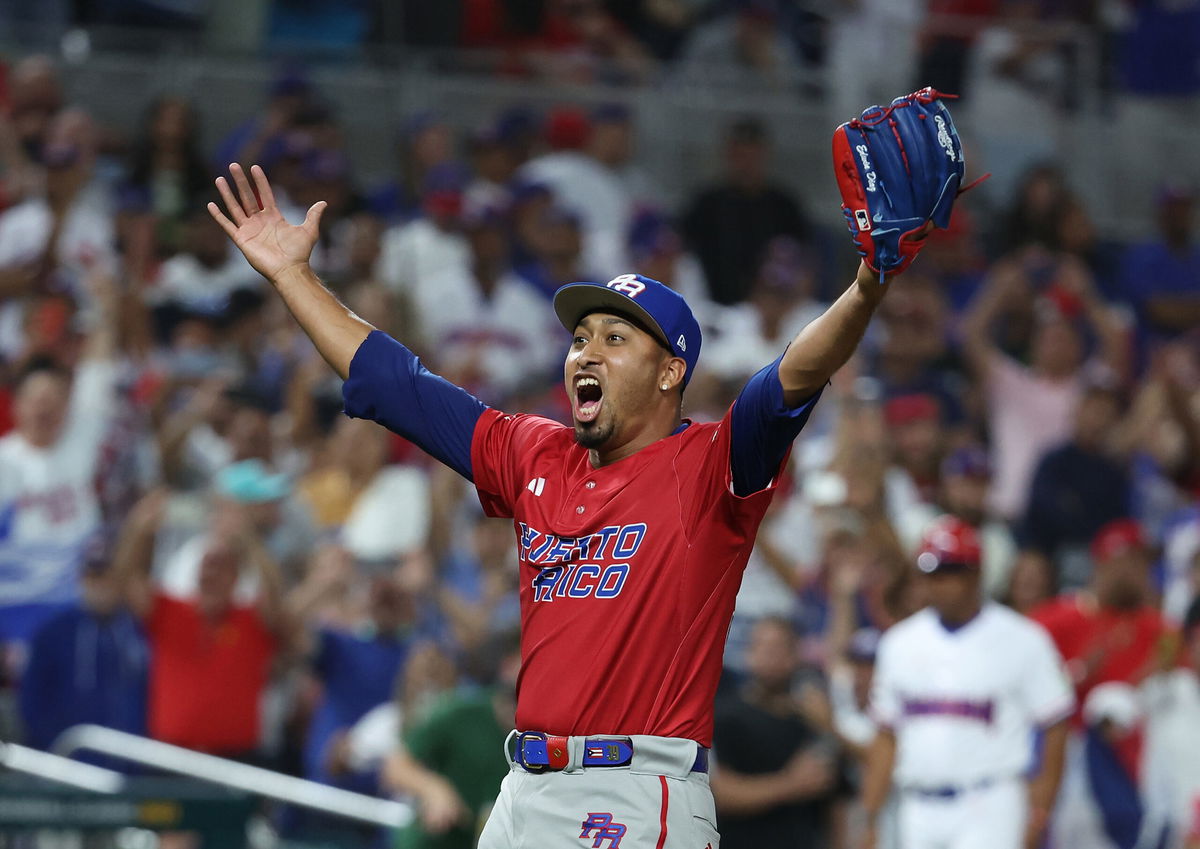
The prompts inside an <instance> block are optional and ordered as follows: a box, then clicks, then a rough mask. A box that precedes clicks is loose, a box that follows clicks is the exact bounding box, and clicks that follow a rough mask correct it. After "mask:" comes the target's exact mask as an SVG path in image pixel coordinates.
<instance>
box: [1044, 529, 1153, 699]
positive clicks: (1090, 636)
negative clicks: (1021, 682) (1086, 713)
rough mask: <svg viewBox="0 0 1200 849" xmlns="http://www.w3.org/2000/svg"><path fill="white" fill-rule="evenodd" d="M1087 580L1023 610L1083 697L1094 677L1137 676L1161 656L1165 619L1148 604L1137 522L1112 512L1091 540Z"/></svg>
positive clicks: (1145, 555) (1130, 679) (1133, 679)
mask: <svg viewBox="0 0 1200 849" xmlns="http://www.w3.org/2000/svg"><path fill="white" fill-rule="evenodd" d="M1091 553H1092V560H1093V561H1094V563H1095V569H1094V571H1093V573H1092V580H1091V583H1090V584H1089V586H1088V587H1087V588H1085V589H1083V590H1081V591H1079V592H1077V593H1071V594H1064V595H1060V596H1059V597H1058V598H1056V599H1053V600H1051V601H1048V602H1046V603H1045V604H1043V605H1041V606H1040V607H1037V608H1035V609H1034V610H1033V612H1032V613H1031V614H1030V617H1031V618H1032V619H1034V620H1035V621H1037V622H1040V623H1041V624H1042V625H1043V626H1044V627H1045V628H1046V630H1047V631H1049V632H1050V636H1051V637H1052V638H1053V640H1054V644H1055V645H1056V646H1057V647H1058V650H1059V652H1060V653H1061V654H1062V656H1063V659H1064V660H1065V661H1066V665H1067V671H1068V672H1069V673H1070V675H1071V678H1072V681H1073V682H1074V684H1075V694H1076V696H1077V700H1076V703H1077V704H1080V705H1082V704H1083V703H1084V702H1085V701H1086V700H1087V694H1088V693H1089V692H1091V690H1092V688H1094V687H1095V686H1096V685H1097V684H1103V683H1105V682H1108V681H1122V682H1125V683H1128V684H1137V683H1139V682H1140V681H1142V679H1144V678H1146V677H1147V676H1148V675H1150V674H1151V673H1153V672H1154V671H1155V670H1156V668H1157V667H1159V666H1160V665H1161V664H1162V663H1163V662H1164V661H1165V660H1166V657H1165V656H1164V653H1165V651H1166V649H1167V648H1168V646H1169V644H1170V639H1171V634H1170V629H1169V626H1168V625H1167V623H1166V621H1165V620H1164V619H1163V617H1162V614H1161V613H1159V611H1158V609H1157V608H1156V607H1154V606H1153V605H1151V604H1150V582H1149V571H1150V551H1149V546H1148V545H1147V543H1146V540H1145V538H1144V536H1143V534H1142V530H1141V527H1140V526H1139V525H1138V524H1137V523H1136V522H1134V521H1133V520H1132V519H1118V520H1117V521H1115V522H1110V523H1108V524H1107V525H1105V526H1104V527H1103V528H1101V529H1100V531H1099V533H1097V534H1096V536H1095V538H1094V539H1093V540H1092V546H1091Z"/></svg>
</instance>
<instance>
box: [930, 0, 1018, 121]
mask: <svg viewBox="0 0 1200 849" xmlns="http://www.w3.org/2000/svg"><path fill="white" fill-rule="evenodd" d="M999 5H1000V4H999V2H997V0H930V3H929V4H928V5H927V6H926V18H925V23H924V26H923V27H922V28H921V32H920V33H919V34H918V36H917V44H918V45H919V55H918V59H917V82H916V83H915V85H914V88H920V87H921V86H926V85H928V86H933V87H934V88H936V89H937V90H938V91H948V92H953V93H956V94H959V95H961V96H963V97H970V96H971V95H973V94H974V92H973V91H971V90H970V89H969V88H968V85H967V82H968V80H969V77H968V76H967V63H968V61H969V59H970V56H971V51H972V49H973V48H974V46H975V39H976V37H977V36H978V34H979V30H980V29H981V28H982V27H983V26H985V25H986V24H987V22H988V21H989V19H991V18H992V17H993V16H994V15H995V14H996V10H997V6H999Z"/></svg>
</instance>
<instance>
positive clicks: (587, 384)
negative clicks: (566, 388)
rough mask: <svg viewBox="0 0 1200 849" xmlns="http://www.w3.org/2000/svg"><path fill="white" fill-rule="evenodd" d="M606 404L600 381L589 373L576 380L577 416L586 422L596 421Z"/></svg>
mask: <svg viewBox="0 0 1200 849" xmlns="http://www.w3.org/2000/svg"><path fill="white" fill-rule="evenodd" d="M603 404H604V390H602V389H601V388H600V381H598V380H597V379H596V378H594V377H589V376H587V375H585V376H583V377H581V378H578V379H577V380H576V381H575V418H576V420H578V421H580V422H584V423H588V422H594V421H595V420H596V417H597V416H599V415H600V407H601V405H603Z"/></svg>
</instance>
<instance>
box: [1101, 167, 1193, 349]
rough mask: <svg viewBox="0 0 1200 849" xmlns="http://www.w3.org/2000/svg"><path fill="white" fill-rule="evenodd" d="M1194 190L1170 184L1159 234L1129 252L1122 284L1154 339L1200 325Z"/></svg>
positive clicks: (1164, 196)
mask: <svg viewBox="0 0 1200 849" xmlns="http://www.w3.org/2000/svg"><path fill="white" fill-rule="evenodd" d="M1195 200H1196V196H1195V191H1194V190H1193V189H1192V188H1191V187H1184V186H1168V187H1166V188H1165V189H1163V190H1162V191H1161V192H1160V193H1159V197H1158V233H1159V238H1158V239H1156V240H1155V241H1152V242H1146V243H1144V244H1140V245H1135V246H1133V247H1131V248H1130V249H1129V251H1128V252H1127V253H1126V254H1125V261H1124V263H1123V266H1122V269H1121V284H1122V285H1121V288H1122V290H1123V291H1124V294H1125V297H1126V298H1128V300H1129V301H1130V303H1131V304H1133V306H1134V307H1135V308H1136V309H1137V311H1138V318H1139V319H1140V324H1141V325H1142V326H1143V327H1144V328H1145V329H1146V330H1147V331H1148V332H1149V334H1150V336H1151V337H1169V336H1175V335H1177V334H1179V333H1182V332H1185V331H1187V330H1190V329H1192V328H1194V327H1198V326H1200V246H1198V245H1196V243H1195V242H1194V241H1193V239H1192V217H1193V210H1194V207H1195Z"/></svg>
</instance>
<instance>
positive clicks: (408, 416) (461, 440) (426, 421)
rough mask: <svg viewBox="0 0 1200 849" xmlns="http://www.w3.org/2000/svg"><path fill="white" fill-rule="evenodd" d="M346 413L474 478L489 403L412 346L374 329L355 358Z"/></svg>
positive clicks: (345, 386) (347, 387)
mask: <svg viewBox="0 0 1200 849" xmlns="http://www.w3.org/2000/svg"><path fill="white" fill-rule="evenodd" d="M342 399H343V401H344V404H345V410H346V415H348V416H350V417H351V418H355V419H370V420H371V421H374V422H378V423H379V424H381V425H383V426H384V427H386V428H387V429H388V430H390V431H392V432H394V433H398V434H400V435H401V436H403V437H404V438H405V439H408V440H409V441H411V442H413V443H414V444H415V445H416V446H417V447H418V448H420V449H421V450H422V451H424V452H425V453H427V454H429V455H430V456H432V457H433V458H434V459H436V460H439V461H441V462H442V463H445V464H446V465H447V466H449V467H450V468H452V469H454V471H456V472H458V473H459V474H460V475H462V476H463V477H465V478H466V479H467V480H473V479H474V478H473V470H472V468H471V439H472V437H473V435H474V432H475V424H476V422H478V421H479V417H480V416H481V415H483V411H484V410H486V409H487V407H486V406H485V405H484V404H483V402H482V401H480V400H479V399H478V398H476V397H475V396H474V395H471V394H470V393H469V392H467V391H466V390H464V389H461V388H460V387H458V386H455V385H454V384H453V383H450V381H448V380H446V379H445V378H443V377H439V376H438V375H436V374H433V373H432V372H430V371H429V370H428V369H426V368H425V366H424V365H422V364H421V360H420V359H419V358H418V357H417V356H416V355H415V354H414V353H413V352H412V351H410V350H408V348H406V347H404V346H403V345H401V344H400V343H399V342H397V341H396V340H395V339H393V338H392V337H390V336H388V335H387V334H386V333H383V332H382V331H379V330H373V331H371V333H370V335H369V336H367V338H366V339H365V340H363V343H362V344H361V345H359V346H358V350H357V351H355V353H354V358H353V359H352V360H351V361H350V376H349V377H348V378H347V379H346V382H345V384H343V386H342Z"/></svg>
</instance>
